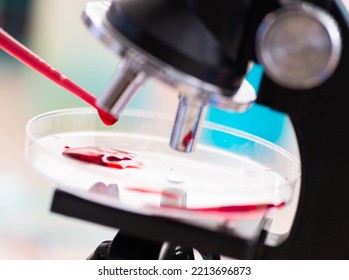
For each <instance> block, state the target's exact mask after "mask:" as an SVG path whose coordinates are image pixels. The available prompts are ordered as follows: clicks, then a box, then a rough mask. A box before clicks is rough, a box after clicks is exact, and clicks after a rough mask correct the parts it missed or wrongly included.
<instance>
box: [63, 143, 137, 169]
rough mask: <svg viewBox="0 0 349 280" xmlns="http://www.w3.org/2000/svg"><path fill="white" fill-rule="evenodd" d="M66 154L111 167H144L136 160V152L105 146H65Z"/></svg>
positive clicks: (64, 153)
mask: <svg viewBox="0 0 349 280" xmlns="http://www.w3.org/2000/svg"><path fill="white" fill-rule="evenodd" d="M65 149H66V150H65V151H64V152H63V155H64V156H67V157H70V158H73V159H76V160H80V161H83V162H88V163H93V164H97V165H102V166H106V167H110V168H116V169H125V168H142V167H143V163H141V162H140V161H137V160H135V159H134V158H135V157H136V155H135V154H132V153H129V152H126V151H122V150H118V149H113V148H105V147H96V146H86V147H78V148H70V147H68V146H65Z"/></svg>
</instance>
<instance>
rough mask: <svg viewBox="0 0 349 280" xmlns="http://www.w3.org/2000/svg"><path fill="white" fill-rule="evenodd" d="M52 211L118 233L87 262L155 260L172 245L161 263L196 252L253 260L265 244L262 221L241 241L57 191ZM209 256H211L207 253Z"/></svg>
mask: <svg viewBox="0 0 349 280" xmlns="http://www.w3.org/2000/svg"><path fill="white" fill-rule="evenodd" d="M51 211H52V212H55V213H59V214H62V215H66V216H69V217H73V218H78V219H82V220H85V221H89V222H93V223H96V224H100V225H104V226H108V227H112V228H115V229H116V230H119V232H118V234H117V235H116V237H115V239H114V240H113V241H104V242H102V244H101V245H100V246H99V247H98V248H97V250H96V251H95V252H94V253H93V254H92V255H91V256H90V257H89V258H90V259H157V258H158V257H159V254H160V250H161V247H162V245H163V243H164V242H168V243H169V244H172V245H170V246H168V249H167V251H166V252H165V253H164V259H191V258H192V253H191V248H195V249H196V250H197V251H198V252H199V253H200V254H201V256H202V258H203V259H219V256H220V255H224V256H227V257H231V258H237V259H254V258H255V257H256V255H257V254H258V253H259V248H260V247H261V244H263V243H264V235H263V234H262V232H263V225H264V219H260V220H259V221H258V223H259V224H260V226H259V227H258V228H259V229H260V231H259V232H258V233H257V234H256V235H255V237H254V238H246V239H244V238H241V237H239V236H237V235H234V232H228V231H226V230H223V229H220V230H216V231H213V230H209V229H205V228H203V227H199V226H195V225H191V224H189V223H184V222H181V221H178V220H173V219H168V218H164V217H157V216H148V215H142V214H138V213H133V212H128V211H124V210H121V209H118V208H114V207H109V206H106V205H103V204H100V203H96V202H93V201H90V200H86V199H84V198H81V197H78V196H76V195H73V194H70V193H68V192H66V191H63V190H60V189H56V190H55V192H54V195H53V200H52V204H51ZM206 252H210V253H206Z"/></svg>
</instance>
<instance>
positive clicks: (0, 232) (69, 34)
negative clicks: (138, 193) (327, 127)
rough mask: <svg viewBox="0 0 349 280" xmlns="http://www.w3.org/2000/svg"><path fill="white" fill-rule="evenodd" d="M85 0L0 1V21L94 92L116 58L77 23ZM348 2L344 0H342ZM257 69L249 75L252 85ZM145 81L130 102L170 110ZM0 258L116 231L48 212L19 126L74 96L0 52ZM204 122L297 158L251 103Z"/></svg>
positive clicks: (46, 192) (167, 97) (88, 241)
mask: <svg viewBox="0 0 349 280" xmlns="http://www.w3.org/2000/svg"><path fill="white" fill-rule="evenodd" d="M87 2H89V1H88V0H74V1H68V0H49V1H47V0H0V26H1V27H2V28H3V29H4V30H6V31H7V32H8V33H9V34H11V35H12V36H13V37H15V38H16V39H17V40H19V41H21V42H22V43H23V44H25V45H26V46H28V47H29V48H30V49H31V50H33V52H35V53H37V54H38V55H39V56H40V57H41V58H43V59H44V60H46V61H47V62H49V63H50V64H51V65H52V66H54V67H55V68H56V69H58V70H59V71H61V72H62V73H64V74H65V75H66V76H68V77H69V78H71V79H72V80H73V81H75V82H76V83H78V84H79V85H81V86H82V87H83V88H85V89H87V90H88V91H90V92H91V93H93V94H94V95H98V94H99V93H100V92H101V91H102V89H103V88H104V87H105V85H106V83H107V82H108V80H109V79H110V77H111V76H112V74H113V72H114V70H115V68H116V65H117V64H118V57H117V56H116V55H114V54H113V53H111V52H110V51H109V50H108V49H107V48H106V47H105V46H104V45H102V44H101V43H100V42H99V41H97V40H96V39H95V38H94V37H93V36H92V35H91V34H90V33H89V31H88V30H87V28H86V27H85V25H84V24H83V22H82V20H81V13H82V11H83V9H84V6H85V4H86V3H87ZM344 2H345V4H346V5H347V6H349V0H346V1H344ZM261 73H262V70H261V69H260V68H259V67H255V68H253V69H252V70H251V72H250V73H249V75H248V80H249V81H250V82H251V83H252V84H253V86H254V87H256V88H258V84H259V78H260V75H261ZM166 91H171V90H170V89H169V88H167V87H166V86H164V85H161V84H158V83H156V82H154V81H150V82H148V83H147V84H146V85H145V87H144V88H142V90H141V92H140V93H139V94H138V95H137V96H136V98H135V99H134V100H133V102H132V103H131V105H130V106H131V107H134V108H144V109H147V110H157V111H163V112H172V113H173V114H175V111H176V107H177V96H176V95H175V94H172V93H171V94H167V92H166ZM0 96H1V102H0V114H1V116H0V133H1V138H0V148H2V151H1V158H0V190H1V192H0V259H84V258H86V257H87V256H88V255H89V254H90V253H91V252H92V251H93V250H94V249H95V248H96V247H97V246H98V245H99V244H100V243H101V242H102V241H104V240H108V239H112V238H113V237H114V235H115V233H116V230H114V229H110V228H106V227H103V226H99V225H95V224H91V223H87V222H84V221H80V220H76V219H72V218H66V217H63V216H60V215H57V214H54V213H51V212H50V210H49V209H50V203H51V197H52V193H53V190H54V186H52V184H51V183H49V182H47V181H45V180H44V179H43V178H41V177H39V175H37V174H36V173H35V172H34V170H33V169H31V167H30V164H29V163H28V162H27V161H26V159H25V152H24V148H25V138H26V134H25V126H26V123H27V122H28V121H29V120H30V119H31V118H32V117H34V116H36V115H38V114H41V113H44V112H47V111H51V110H56V109H62V108H70V107H85V106H86V105H85V104H84V103H83V102H82V101H80V100H79V99H78V98H77V97H75V96H73V95H72V94H70V93H68V92H67V91H65V90H64V89H61V88H59V87H58V86H57V85H56V84H54V83H52V82H51V81H49V80H47V79H46V78H44V77H43V76H41V75H39V74H38V73H36V72H34V71H33V70H31V69H29V68H27V67H26V66H24V65H22V64H20V63H19V62H17V61H16V60H15V59H14V58H12V57H10V56H9V55H7V54H6V53H4V52H3V51H1V50H0ZM207 118H209V119H210V120H213V121H216V122H220V123H222V124H225V125H229V126H232V127H235V128H238V129H242V130H245V131H247V132H249V133H253V134H255V135H257V136H260V137H262V138H265V139H267V140H269V141H272V142H274V143H276V144H278V145H280V146H282V147H284V148H285V149H287V150H289V151H290V152H291V153H293V154H295V155H296V156H297V146H296V144H295V138H294V134H293V130H292V128H291V126H290V124H289V121H288V119H287V117H286V116H284V115H282V114H280V113H278V112H273V111H271V110H269V109H266V108H262V107H260V106H258V105H254V106H253V107H252V108H251V109H250V110H249V111H248V112H247V113H244V114H235V113H226V112H222V111H220V110H217V109H210V110H209V112H208V115H207Z"/></svg>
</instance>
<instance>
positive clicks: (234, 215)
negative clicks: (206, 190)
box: [125, 187, 285, 219]
mask: <svg viewBox="0 0 349 280" xmlns="http://www.w3.org/2000/svg"><path fill="white" fill-rule="evenodd" d="M125 189H126V190H128V191H134V192H139V193H143V194H157V195H162V196H167V197H168V198H173V199H176V198H178V195H177V194H173V193H170V192H163V191H157V190H151V189H146V188H142V187H127V188H125ZM283 206H285V202H281V203H279V204H264V203H263V204H245V205H226V206H218V207H203V208H201V207H200V208H181V207H175V206H161V208H163V209H169V210H170V209H174V210H185V211H192V212H195V213H198V214H202V215H216V216H221V217H227V218H229V219H243V218H252V217H257V216H261V215H263V214H265V213H267V211H268V210H270V209H273V208H282V207H283Z"/></svg>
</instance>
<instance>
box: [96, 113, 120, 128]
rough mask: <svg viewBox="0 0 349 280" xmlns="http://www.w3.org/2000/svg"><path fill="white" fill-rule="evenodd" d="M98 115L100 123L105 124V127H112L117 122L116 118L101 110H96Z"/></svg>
mask: <svg viewBox="0 0 349 280" xmlns="http://www.w3.org/2000/svg"><path fill="white" fill-rule="evenodd" d="M97 112H98V115H99V117H100V119H101V121H102V122H103V123H104V124H105V125H113V124H114V123H116V122H117V121H118V118H117V117H114V116H113V115H110V114H108V113H106V112H104V111H102V110H97Z"/></svg>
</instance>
